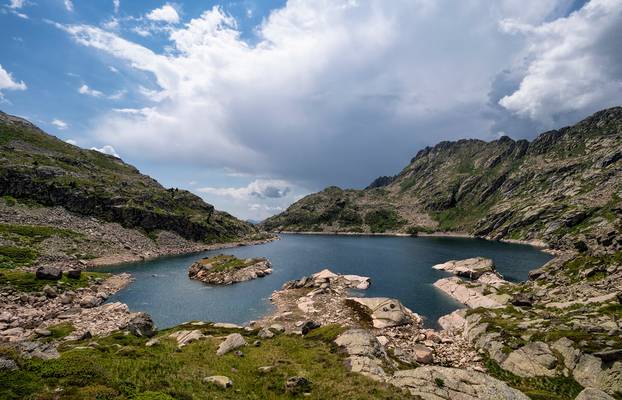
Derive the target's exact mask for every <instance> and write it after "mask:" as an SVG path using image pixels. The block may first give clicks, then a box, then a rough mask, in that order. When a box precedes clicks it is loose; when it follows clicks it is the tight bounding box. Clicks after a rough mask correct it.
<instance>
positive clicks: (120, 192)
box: [0, 112, 257, 242]
mask: <svg viewBox="0 0 622 400" xmlns="http://www.w3.org/2000/svg"><path fill="white" fill-rule="evenodd" d="M0 196H12V197H15V198H18V199H25V200H31V201H34V202H36V203H38V204H41V205H44V206H62V207H64V208H66V209H67V210H69V211H72V212H75V213H77V214H81V215H87V216H93V217H96V218H99V219H102V220H105V221H109V222H118V223H120V224H121V225H123V226H125V227H128V228H139V229H142V230H144V231H147V232H151V231H156V230H167V231H173V232H176V233H178V234H179V235H180V236H182V237H184V238H186V239H190V240H195V241H202V242H217V241H224V240H232V239H237V238H241V237H244V236H248V235H250V234H254V233H256V232H257V229H256V228H255V227H253V226H252V225H250V224H248V223H246V222H243V221H240V220H238V219H236V218H235V217H233V216H231V215H229V214H227V213H224V212H220V211H216V210H214V207H213V206H212V205H210V204H207V203H205V202H203V200H201V198H199V197H198V196H195V195H193V194H192V193H190V192H188V191H185V190H178V189H165V188H164V187H162V186H161V185H160V184H159V183H158V182H156V181H155V180H154V179H152V178H150V177H149V176H146V175H143V174H141V173H140V172H139V171H138V170H137V169H136V168H134V167H133V166H131V165H128V164H126V163H124V162H123V161H122V160H120V159H118V158H116V157H113V156H109V155H106V154H102V153H99V152H97V151H93V150H84V149H81V148H78V147H76V146H73V145H70V144H68V143H65V142H63V141H61V140H59V139H57V138H55V137H54V136H50V135H48V134H46V133H45V132H43V131H42V130H40V129H39V128H37V127H36V126H35V125H33V124H31V123H30V122H28V121H26V120H24V119H21V118H18V117H13V116H10V115H7V114H4V113H1V112H0Z"/></svg>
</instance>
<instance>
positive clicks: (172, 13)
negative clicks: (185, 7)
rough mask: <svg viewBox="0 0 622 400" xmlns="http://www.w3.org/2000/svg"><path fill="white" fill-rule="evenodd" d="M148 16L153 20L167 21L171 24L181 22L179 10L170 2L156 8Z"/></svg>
mask: <svg viewBox="0 0 622 400" xmlns="http://www.w3.org/2000/svg"><path fill="white" fill-rule="evenodd" d="M146 16H147V19H150V20H152V21H161V22H167V23H169V24H176V23H178V22H179V14H177V10H175V8H174V7H173V6H172V5H170V4H165V5H163V6H162V7H160V8H156V9H155V10H152V11H151V12H149V13H148V14H147V15H146Z"/></svg>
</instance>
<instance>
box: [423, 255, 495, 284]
mask: <svg viewBox="0 0 622 400" xmlns="http://www.w3.org/2000/svg"><path fill="white" fill-rule="evenodd" d="M432 268H434V269H438V270H441V271H447V272H451V273H452V274H454V275H458V276H462V277H465V278H469V279H477V278H479V277H480V276H482V275H483V274H484V273H486V272H495V263H494V262H493V261H492V260H491V259H489V258H483V257H475V258H468V259H466V260H459V261H456V260H451V261H447V262H446V263H443V264H437V265H434V266H433V267H432Z"/></svg>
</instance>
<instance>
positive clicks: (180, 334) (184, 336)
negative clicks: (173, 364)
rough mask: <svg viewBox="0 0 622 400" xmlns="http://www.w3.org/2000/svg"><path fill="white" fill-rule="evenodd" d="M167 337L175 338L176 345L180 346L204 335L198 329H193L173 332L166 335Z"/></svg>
mask: <svg viewBox="0 0 622 400" xmlns="http://www.w3.org/2000/svg"><path fill="white" fill-rule="evenodd" d="M168 337H170V338H173V339H175V340H177V346H178V347H180V348H181V347H184V346H186V345H188V344H190V343H192V342H196V341H197V340H201V339H203V338H205V335H203V333H202V332H201V331H200V330H198V329H195V330H193V331H187V330H181V331H177V332H173V333H171V334H170V335H168Z"/></svg>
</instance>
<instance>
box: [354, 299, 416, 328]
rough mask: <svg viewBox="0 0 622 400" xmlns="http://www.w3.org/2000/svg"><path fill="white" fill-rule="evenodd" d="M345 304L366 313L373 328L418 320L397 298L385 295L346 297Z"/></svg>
mask: <svg viewBox="0 0 622 400" xmlns="http://www.w3.org/2000/svg"><path fill="white" fill-rule="evenodd" d="M346 304H348V305H349V306H351V307H353V308H354V309H356V310H359V311H362V312H363V313H364V314H366V315H367V316H368V317H369V318H370V319H371V322H372V325H373V326H374V328H387V327H391V326H400V325H406V324H411V323H413V322H415V321H416V322H419V321H420V317H419V316H418V315H416V314H414V313H413V312H412V311H410V310H409V309H408V308H406V307H404V306H403V305H402V303H400V302H399V300H396V299H390V298H387V297H348V298H347V299H346Z"/></svg>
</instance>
